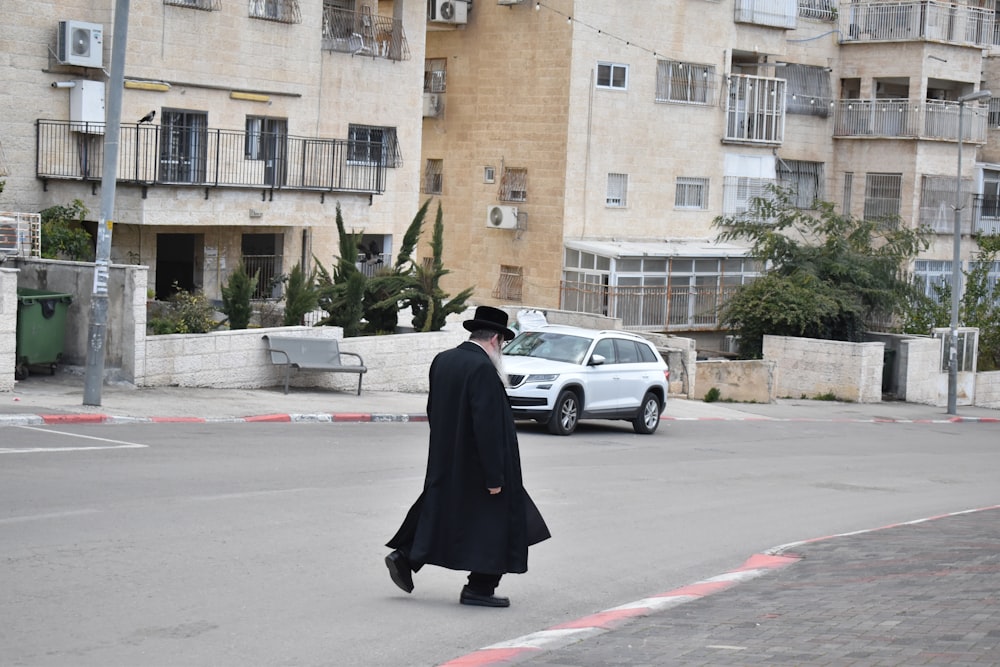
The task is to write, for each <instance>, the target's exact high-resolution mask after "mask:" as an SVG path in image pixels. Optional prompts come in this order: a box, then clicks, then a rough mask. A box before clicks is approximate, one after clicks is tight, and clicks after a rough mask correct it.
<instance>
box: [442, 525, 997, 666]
mask: <svg viewBox="0 0 1000 667" xmlns="http://www.w3.org/2000/svg"><path fill="white" fill-rule="evenodd" d="M996 509H1000V505H992V506H990V507H980V508H976V509H970V510H963V511H960V512H949V513H947V514H938V515H935V516H930V517H925V518H923V519H915V520H913V521H904V522H902V523H894V524H890V525H888V526H880V527H878V528H868V529H865V530H857V531H853V532H850V533H839V534H837V535H827V536H825V537H816V538H812V539H808V540H801V541H799V542H790V543H788V544H783V545H781V546H777V547H774V548H773V549H768V550H767V551H766V552H764V553H760V554H755V555H754V556H751V557H750V558H749V559H748V560H747V561H746V562H745V563H744V564H743V565H741V566H740V567H738V568H736V569H735V570H732V571H730V572H727V573H725V574H720V575H718V576H716V577H711V578H709V579H703V580H701V581H698V582H695V583H693V584H690V585H688V586H683V587H681V588H677V589H674V590H672V591H668V592H666V593H660V594H658V595H653V596H651V597H647V598H643V599H641V600H636V601H635V602H630V603H628V604H624V605H621V606H619V607H612V608H611V609H606V610H604V611H601V612H598V613H596V614H591V615H589V616H584V617H583V618H580V619H577V620H575V621H570V622H568V623H560V624H559V625H554V626H552V627H551V628H548V629H547V630H542V631H541V632H533V633H531V634H529V635H524V636H522V637H518V638H516V639H512V640H510V641H505V642H500V643H497V644H492V645H490V646H486V647H484V648H481V649H479V650H477V651H473V652H472V653H469V654H466V655H464V656H461V657H459V658H455V659H454V660H449V661H448V662H445V663H442V664H441V665H439V667H495V666H499V665H509V664H512V663H516V662H518V661H520V660H524V659H527V658H529V657H531V656H534V655H538V654H539V653H541V652H542V651H551V650H555V649H558V648H561V647H563V646H568V645H570V644H574V643H576V642H578V641H581V640H584V639H588V638H590V637H593V636H596V635H600V634H603V633H605V632H608V631H610V630H614V629H615V628H617V627H620V626H622V625H624V624H625V623H627V622H628V621H629V620H631V619H634V618H638V617H641V616H648V615H650V614H653V613H655V612H658V611H662V610H664V609H669V608H671V607H677V606H679V605H682V604H684V603H686V602H691V601H692V600H697V599H700V598H703V597H706V596H708V595H712V594H713V593H718V592H720V591H724V590H726V589H728V588H731V587H733V586H735V585H737V584H740V583H743V582H745V581H749V580H751V579H755V578H757V577H759V576H761V575H763V574H766V573H768V572H771V571H774V570H779V569H781V568H784V567H787V566H789V565H791V564H793V563H796V562H798V561H800V560H801V559H802V558H801V556H797V555H795V554H785V552H786V551H788V550H789V549H794V548H795V547H798V546H802V545H805V544H813V543H815V542H822V541H824V540H831V539H834V538H837V537H850V536H852V535H862V534H865V533H874V532H877V531H881V530H887V529H889V528H898V527H900V526H912V525H916V524H920V523H925V522H928V521H934V520H935V519H944V518H946V517H953V516H960V515H962V514H972V513H974V512H984V511H988V510H996Z"/></svg>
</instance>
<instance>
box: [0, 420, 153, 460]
mask: <svg viewBox="0 0 1000 667" xmlns="http://www.w3.org/2000/svg"><path fill="white" fill-rule="evenodd" d="M16 428H23V429H27V430H29V431H41V432H42V433H53V434H55V435H64V436H66V437H68V438H79V439H81V440H97V441H98V442H107V443H110V444H108V445H95V446H91V447H0V454H42V453H46V452H87V451H93V450H98V449H145V448H148V447H149V445H141V444H139V443H137V442H127V441H125V440H112V439H110V438H99V437H97V436H94V435H83V434H80V433H67V432H65V431H53V430H51V429H47V428H38V427H35V426H18V427H16Z"/></svg>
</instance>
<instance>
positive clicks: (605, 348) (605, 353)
mask: <svg viewBox="0 0 1000 667" xmlns="http://www.w3.org/2000/svg"><path fill="white" fill-rule="evenodd" d="M594 354H599V355H601V356H602V357H604V363H606V364H613V363H615V342H614V341H613V340H611V339H610V338H605V339H604V340H602V341H598V343H597V346H596V347H594Z"/></svg>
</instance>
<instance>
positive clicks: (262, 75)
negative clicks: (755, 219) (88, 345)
mask: <svg viewBox="0 0 1000 667" xmlns="http://www.w3.org/2000/svg"><path fill="white" fill-rule="evenodd" d="M130 4H131V7H130V12H129V21H128V40H127V55H126V64H125V89H124V90H123V92H122V115H121V123H122V129H123V132H122V138H121V142H120V147H119V151H120V158H121V159H120V162H119V164H120V167H119V177H118V182H117V186H116V201H115V210H114V214H113V219H114V221H115V224H114V227H113V239H112V250H111V255H112V257H111V259H112V261H114V262H119V263H127V264H144V265H148V266H149V267H150V269H151V272H150V287H151V288H153V289H155V290H156V291H157V293H158V295H160V292H163V291H167V290H168V289H169V286H170V283H171V282H172V281H173V280H175V279H179V283H180V284H181V286H186V287H193V288H195V289H203V290H204V292H205V294H206V295H207V296H209V297H210V298H219V296H220V288H221V286H222V285H223V284H224V283H225V281H226V279H227V277H228V275H229V273H230V272H231V271H232V269H233V268H234V267H235V265H236V263H237V262H238V261H239V260H240V259H241V258H242V257H244V256H253V257H254V258H255V260H256V261H257V262H258V263H259V264H260V265H261V266H264V267H265V269H266V272H267V273H268V274H269V275H275V276H280V275H281V274H282V273H287V272H288V271H289V270H290V268H291V267H292V266H293V265H294V264H295V263H296V262H300V261H305V262H306V264H307V265H312V259H313V256H315V257H316V258H318V259H319V260H320V261H321V262H322V263H323V264H324V265H325V266H327V267H329V266H331V265H333V264H334V263H335V260H334V258H335V256H336V255H337V254H338V237H337V231H336V227H335V224H334V219H335V210H336V206H337V205H338V203H339V204H340V206H341V207H342V210H343V216H344V220H345V223H346V226H347V227H348V230H353V231H358V232H363V233H364V235H365V240H366V242H368V241H372V240H374V241H375V242H376V243H377V245H378V246H379V250H380V251H381V252H383V253H387V254H388V253H391V252H393V251H394V250H396V249H398V243H399V241H400V240H401V238H402V234H403V232H404V231H405V229H406V227H407V225H408V224H409V222H410V220H411V219H412V217H413V215H414V213H415V212H416V210H417V208H418V206H419V197H418V183H419V178H420V167H419V163H420V160H419V156H420V133H421V119H420V117H419V115H418V114H417V113H415V109H418V108H419V106H420V100H421V97H420V96H421V77H422V68H423V50H424V49H423V43H424V28H425V20H426V17H425V11H426V7H425V3H424V2H423V0H395V2H393V1H391V0H389V1H386V0H358V1H357V2H339V1H331V2H324V0H255V1H252V2H247V0H239V1H232V0H153V1H152V2H132V3H130ZM115 6H116V3H115V0H91V1H86V0H59V1H57V2H45V3H23V2H10V3H4V7H5V10H6V11H5V15H6V19H7V21H8V22H9V25H11V26H16V29H12V30H9V31H7V32H6V33H5V35H4V37H3V38H2V45H3V48H2V49H0V51H2V54H0V72H2V74H3V79H4V82H5V83H4V86H3V87H2V90H0V144H2V146H3V149H4V151H3V154H4V155H5V156H6V160H5V161H6V166H7V172H8V175H7V176H6V177H5V180H6V181H7V186H6V190H5V192H4V193H3V194H2V195H0V199H2V202H3V206H2V207H0V208H3V209H6V210H24V211H39V210H41V209H43V208H46V207H48V206H52V205H56V204H68V203H69V202H71V201H73V200H74V199H80V200H81V201H82V202H83V204H84V205H85V206H86V207H87V209H88V210H89V211H90V214H89V216H88V219H89V220H90V221H91V222H92V223H96V222H97V221H98V220H99V219H100V216H101V210H100V208H101V185H100V171H101V169H100V162H99V160H98V159H97V158H95V157H94V156H96V155H99V153H100V150H101V148H102V145H103V142H104V136H103V130H99V129H94V128H91V129H82V130H81V128H82V127H83V126H81V125H74V124H72V123H71V122H70V121H74V120H78V119H79V118H78V114H79V113H80V112H76V113H74V110H73V107H72V101H71V100H72V99H73V96H74V95H76V94H77V93H79V94H80V95H83V93H82V92H80V91H81V90H82V88H81V85H80V84H79V83H76V82H81V81H83V82H87V83H88V84H90V83H91V82H99V83H104V87H103V90H101V92H102V93H103V94H104V96H105V97H108V96H109V95H110V89H109V88H108V85H107V82H108V79H109V75H108V74H107V72H109V71H110V69H111V57H112V50H113V48H114V44H113V32H114V10H115ZM60 21H78V22H82V23H84V24H94V25H97V26H99V27H100V28H101V29H102V30H103V42H102V44H99V45H98V47H97V48H98V49H99V51H100V56H99V57H98V60H99V63H98V64H97V65H96V66H94V64H93V63H90V64H88V65H86V66H84V65H81V64H79V63H80V61H78V60H72V59H70V60H69V62H67V61H66V60H63V61H60V55H63V57H64V58H65V54H60V52H59V40H58V36H59V32H60ZM70 85H73V87H70ZM77 99H83V98H77ZM91 103H97V102H94V96H93V95H91V96H90V97H88V98H86V101H85V102H84V103H83V105H84V106H86V105H87V104H91ZM97 104H99V103H97ZM151 110H153V111H156V112H157V115H156V117H155V118H154V120H153V121H152V122H151V123H145V124H137V121H138V120H139V119H140V118H142V117H143V116H144V115H146V114H147V113H148V112H149V111H151ZM101 113H102V112H101ZM39 119H44V120H45V121H50V123H48V122H47V123H42V124H39V123H38V121H39ZM86 120H91V121H93V120H94V118H89V119H86ZM100 120H101V121H103V118H101V119H100ZM88 127H89V126H88ZM379 141H384V142H385V146H384V148H383V150H382V151H381V155H380V154H379V153H380V151H379V149H378V148H377V147H376V145H377V142H379ZM351 142H356V143H351ZM359 147H360V148H359ZM338 151H339V152H338ZM361 154H363V155H361ZM36 160H37V161H36ZM379 163H383V164H379ZM387 163H388V164H387ZM331 174H337V176H338V177H339V178H336V177H334V176H333V175H331ZM359 174H360V177H361V178H365V179H367V180H364V181H363V183H362V184H361V185H360V186H359V185H358V184H357V183H355V182H350V181H348V180H347V179H349V178H352V177H358V176H359ZM275 294H277V293H276V292H275Z"/></svg>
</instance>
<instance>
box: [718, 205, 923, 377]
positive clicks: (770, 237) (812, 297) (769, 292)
mask: <svg viewBox="0 0 1000 667" xmlns="http://www.w3.org/2000/svg"><path fill="white" fill-rule="evenodd" d="M714 224H715V226H717V227H721V228H722V231H721V232H720V233H719V235H718V240H720V241H734V240H740V241H748V242H749V243H750V255H751V256H752V257H754V258H756V259H758V260H760V261H761V262H762V263H763V264H764V266H765V269H766V272H765V274H764V275H763V276H762V277H761V278H758V279H757V280H755V281H753V282H752V283H750V284H748V285H744V286H742V287H740V288H739V289H738V290H737V292H736V294H735V295H734V296H733V297H732V298H731V299H730V300H729V301H728V302H727V303H726V304H725V305H724V306H723V308H722V309H721V312H720V322H721V323H722V324H723V326H725V327H726V328H728V329H730V330H732V331H733V332H734V333H736V334H738V335H739V336H740V354H741V355H742V356H744V357H747V358H759V357H760V356H761V355H762V352H763V337H764V335H765V334H772V335H778V336H803V337H808V338H821V339H826V340H843V341H859V340H861V337H862V334H863V332H864V329H865V323H866V322H867V321H869V319H870V318H872V316H874V315H882V314H887V313H893V312H898V311H899V310H900V309H901V307H902V305H903V304H904V303H906V302H907V300H909V299H911V298H912V289H913V288H912V284H911V282H910V281H909V280H908V279H907V277H906V275H905V272H904V271H903V268H904V267H905V266H906V265H907V264H908V262H909V261H910V260H912V259H913V258H914V257H916V256H917V255H918V254H919V253H920V251H921V250H924V249H926V248H927V247H928V246H929V241H928V239H927V236H926V233H925V232H924V231H923V230H914V229H909V228H906V227H903V226H902V225H900V224H899V221H898V220H891V221H890V220H881V221H871V220H861V219H857V218H852V217H850V216H848V215H840V214H838V213H836V211H835V210H834V207H833V204H831V203H829V202H817V203H816V210H815V212H807V211H803V210H801V209H798V208H796V207H795V206H794V205H793V200H792V197H791V192H790V191H789V190H786V189H783V188H778V187H774V188H772V189H771V191H770V192H769V193H768V195H767V196H766V197H759V198H756V199H754V200H752V202H751V210H750V215H748V216H746V217H731V216H729V217H727V216H719V217H717V218H715V221H714Z"/></svg>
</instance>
